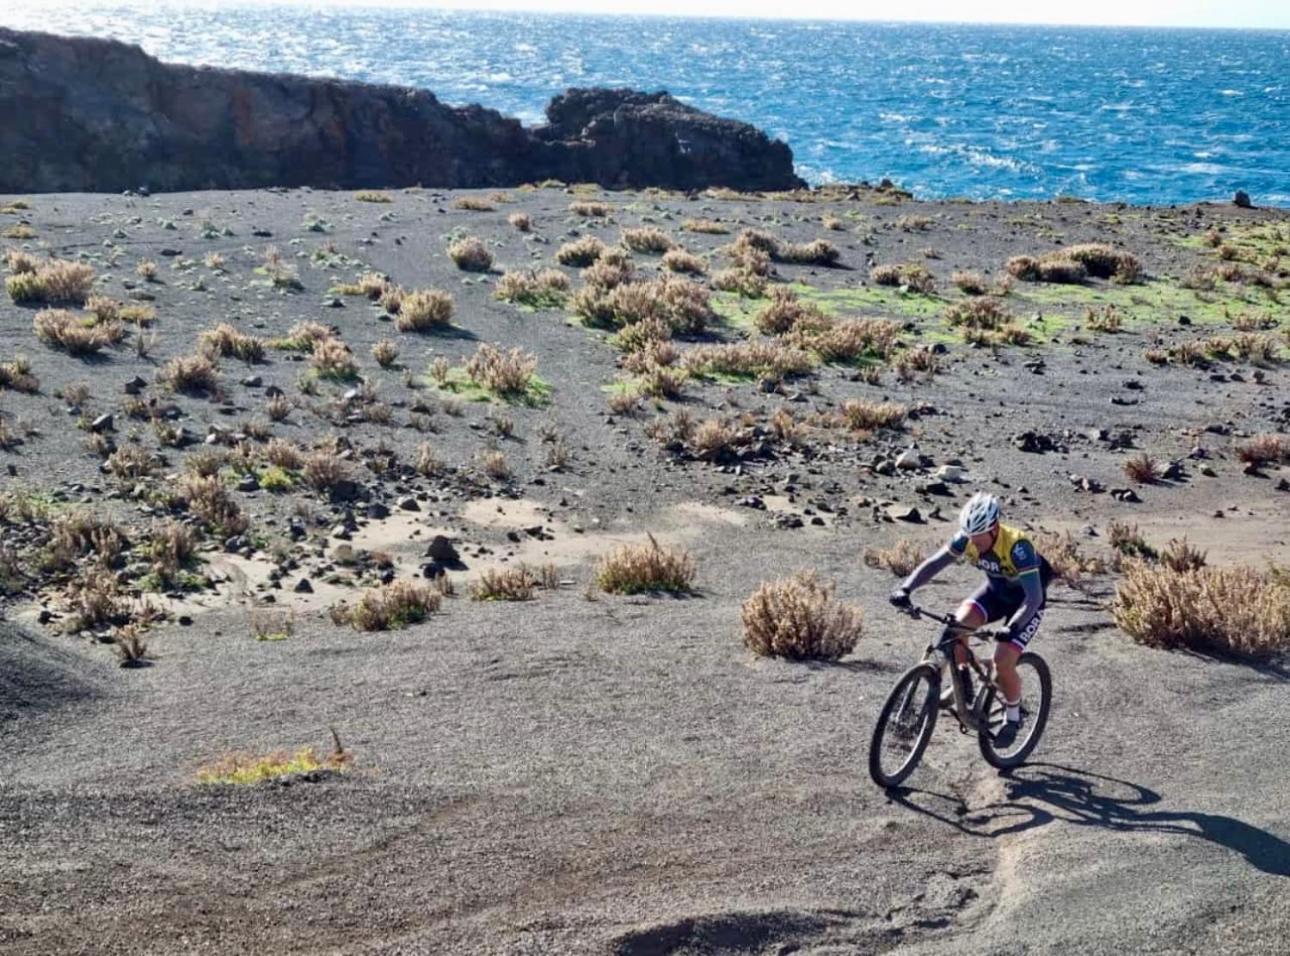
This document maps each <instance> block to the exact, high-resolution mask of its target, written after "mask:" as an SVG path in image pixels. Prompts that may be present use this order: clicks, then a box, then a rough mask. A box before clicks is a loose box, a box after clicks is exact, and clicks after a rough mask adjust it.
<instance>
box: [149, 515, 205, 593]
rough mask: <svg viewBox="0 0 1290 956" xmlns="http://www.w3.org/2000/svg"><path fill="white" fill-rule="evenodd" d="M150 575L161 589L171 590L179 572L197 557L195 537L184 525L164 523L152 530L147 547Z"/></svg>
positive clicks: (190, 529) (172, 522)
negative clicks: (150, 565) (154, 577)
mask: <svg viewBox="0 0 1290 956" xmlns="http://www.w3.org/2000/svg"><path fill="white" fill-rule="evenodd" d="M147 552H148V557H149V558H150V559H151V560H152V573H153V574H154V575H155V576H156V578H157V580H158V582H159V583H160V584H161V585H162V587H163V588H173V587H175V586H176V585H177V583H178V582H179V576H180V572H181V571H183V570H184V569H185V568H187V567H188V566H189V565H191V564H192V563H193V561H194V560H195V559H196V557H197V535H196V533H195V532H194V531H193V529H192V528H190V527H189V526H188V525H186V524H181V523H180V522H178V521H166V522H165V523H164V524H161V525H158V526H157V527H155V528H153V530H152V533H151V535H150V536H149V540H148V546H147Z"/></svg>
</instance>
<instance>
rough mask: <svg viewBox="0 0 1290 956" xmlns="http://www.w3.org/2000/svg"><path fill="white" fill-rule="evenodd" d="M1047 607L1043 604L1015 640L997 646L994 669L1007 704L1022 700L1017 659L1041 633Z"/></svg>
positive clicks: (1019, 629)
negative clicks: (1037, 634)
mask: <svg viewBox="0 0 1290 956" xmlns="http://www.w3.org/2000/svg"><path fill="white" fill-rule="evenodd" d="M1045 607H1046V605H1043V604H1041V605H1040V606H1039V610H1038V611H1036V612H1035V613H1034V614H1033V615H1031V617H1030V618H1029V619H1028V620H1026V621H1024V622H1022V624H1021V626H1020V627H1018V628H1017V633H1016V635H1015V636H1014V637H1013V638H1011V639H1010V640H1007V641H1000V642H999V643H998V644H997V645H996V646H995V649H994V667H995V671H996V673H997V674H998V675H999V689H1000V690H1002V691H1003V698H1004V703H1005V704H1009V705H1015V704H1016V703H1017V702H1018V701H1020V700H1021V675H1020V674H1018V673H1017V658H1019V657H1021V654H1022V652H1023V651H1025V649H1026V646H1027V645H1028V644H1029V643H1030V641H1031V639H1032V638H1033V637H1034V636H1035V634H1036V633H1037V632H1038V631H1039V625H1040V624H1041V623H1042V622H1043V620H1044V609H1045ZM1014 611H1015V608H1014Z"/></svg>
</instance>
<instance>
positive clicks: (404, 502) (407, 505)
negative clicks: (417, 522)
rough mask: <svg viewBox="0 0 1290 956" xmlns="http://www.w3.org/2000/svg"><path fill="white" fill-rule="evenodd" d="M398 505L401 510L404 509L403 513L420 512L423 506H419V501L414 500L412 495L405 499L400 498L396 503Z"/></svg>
mask: <svg viewBox="0 0 1290 956" xmlns="http://www.w3.org/2000/svg"><path fill="white" fill-rule="evenodd" d="M396 504H397V505H398V506H399V508H400V509H402V510H403V511H420V510H421V505H419V504H418V503H417V499H416V498H414V497H413V496H412V495H406V496H405V497H402V498H400V499H399V500H398V501H397V502H396Z"/></svg>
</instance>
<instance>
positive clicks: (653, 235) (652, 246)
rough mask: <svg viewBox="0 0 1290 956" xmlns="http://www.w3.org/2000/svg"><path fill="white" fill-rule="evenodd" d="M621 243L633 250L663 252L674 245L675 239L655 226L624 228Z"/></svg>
mask: <svg viewBox="0 0 1290 956" xmlns="http://www.w3.org/2000/svg"><path fill="white" fill-rule="evenodd" d="M622 244H623V245H624V246H626V247H627V248H628V249H630V250H632V251H633V252H651V253H658V254H661V253H664V252H667V251H668V250H669V249H671V248H673V247H674V246H675V245H676V240H675V239H673V238H672V237H671V236H669V235H668V234H667V233H666V232H664V231H663V230H662V229H659V228H657V227H655V226H641V227H640V228H639V229H624V230H623V235H622Z"/></svg>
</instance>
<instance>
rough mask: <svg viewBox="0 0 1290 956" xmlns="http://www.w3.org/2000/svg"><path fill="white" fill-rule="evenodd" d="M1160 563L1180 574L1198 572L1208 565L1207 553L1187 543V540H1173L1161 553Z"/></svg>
mask: <svg viewBox="0 0 1290 956" xmlns="http://www.w3.org/2000/svg"><path fill="white" fill-rule="evenodd" d="M1160 563H1161V564H1162V565H1163V566H1164V567H1166V568H1168V569H1169V570H1170V571H1176V572H1178V573H1179V574H1181V573H1183V572H1185V571H1197V570H1199V569H1201V568H1203V567H1205V565H1206V561H1205V552H1204V551H1201V550H1200V549H1199V548H1194V547H1192V546H1191V545H1190V544H1188V543H1187V539H1186V538H1181V539H1180V538H1171V539H1170V540H1169V543H1168V544H1167V545H1165V547H1164V550H1163V551H1161V552H1160Z"/></svg>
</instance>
